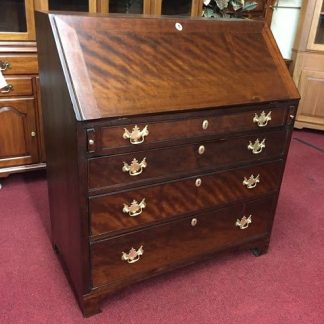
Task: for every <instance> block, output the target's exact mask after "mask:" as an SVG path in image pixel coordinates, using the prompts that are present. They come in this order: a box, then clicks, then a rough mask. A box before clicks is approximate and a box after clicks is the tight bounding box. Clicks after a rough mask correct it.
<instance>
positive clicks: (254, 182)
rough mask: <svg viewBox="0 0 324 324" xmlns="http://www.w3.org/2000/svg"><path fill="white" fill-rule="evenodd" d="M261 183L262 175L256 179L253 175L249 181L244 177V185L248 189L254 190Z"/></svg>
mask: <svg viewBox="0 0 324 324" xmlns="http://www.w3.org/2000/svg"><path fill="white" fill-rule="evenodd" d="M259 182H260V174H258V175H257V176H256V177H254V175H253V174H251V176H250V178H249V179H247V178H246V177H244V180H243V185H244V186H246V187H247V188H248V189H253V188H255V187H256V185H257V184H258V183H259Z"/></svg>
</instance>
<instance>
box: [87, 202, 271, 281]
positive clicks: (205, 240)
mask: <svg viewBox="0 0 324 324" xmlns="http://www.w3.org/2000/svg"><path fill="white" fill-rule="evenodd" d="M273 205H274V200H273V199H266V200H261V201H257V202H253V203H250V204H247V205H244V204H237V205H233V206H231V207H227V208H224V209H219V210H217V211H213V212H209V213H206V214H197V215H195V218H196V219H197V225H195V226H192V225H191V221H192V217H187V218H184V219H179V220H175V221H174V222H172V223H169V224H164V225H160V226H156V227H154V228H152V229H151V230H150V231H146V230H142V231H136V232H133V233H130V234H126V235H124V236H120V237H118V238H112V239H107V240H103V241H99V242H95V243H93V244H92V246H91V265H92V266H91V269H92V285H93V287H97V286H101V285H103V284H109V283H111V282H114V281H122V280H123V279H124V278H134V277H135V278H136V277H137V276H139V275H143V274H144V275H145V274H146V273H150V272H155V271H161V269H163V268H165V267H167V266H170V265H171V266H172V265H173V264H174V263H181V262H186V261H188V259H190V258H193V257H196V256H198V255H203V254H206V253H211V252H215V251H217V250H220V249H222V248H224V247H227V246H231V245H235V244H237V243H241V242H245V241H249V240H253V239H256V238H260V237H262V236H265V235H266V234H267V232H268V231H270V227H271V223H272V217H273V212H272V211H273ZM249 215H252V224H251V226H250V227H249V228H247V229H245V230H241V229H240V228H239V227H237V226H235V222H236V220H237V219H241V218H242V217H243V216H247V217H248V216H249ZM140 246H143V249H144V254H143V256H141V258H140V261H138V262H136V263H133V264H129V263H127V262H126V261H122V260H121V255H122V252H126V253H128V252H129V250H130V249H131V248H132V247H134V248H135V249H138V248H139V247H140Z"/></svg>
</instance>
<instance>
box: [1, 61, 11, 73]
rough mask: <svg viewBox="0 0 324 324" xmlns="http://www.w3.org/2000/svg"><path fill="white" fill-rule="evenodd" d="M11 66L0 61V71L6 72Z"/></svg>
mask: <svg viewBox="0 0 324 324" xmlns="http://www.w3.org/2000/svg"><path fill="white" fill-rule="evenodd" d="M10 68H11V65H10V63H9V62H4V61H0V71H1V72H2V71H6V70H7V69H10Z"/></svg>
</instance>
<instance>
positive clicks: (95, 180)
mask: <svg viewBox="0 0 324 324" xmlns="http://www.w3.org/2000/svg"><path fill="white" fill-rule="evenodd" d="M257 139H259V142H262V141H264V145H265V147H263V148H262V151H261V152H260V153H258V154H254V153H252V150H251V149H248V146H249V145H250V144H254V143H255V142H256V140H257ZM285 146H286V131H285V130H281V131H274V132H260V133H258V134H257V135H256V134H253V135H246V136H242V137H237V138H225V139H221V140H217V141H213V142H201V143H196V144H187V145H181V146H180V145H179V146H173V147H168V148H163V149H153V150H148V151H138V152H134V153H127V154H119V155H114V156H108V157H99V158H93V159H90V160H89V166H88V167H89V189H90V191H94V190H96V189H97V190H99V189H100V188H104V189H105V190H109V189H110V190H113V189H114V188H116V186H126V187H127V186H130V185H134V184H142V183H145V180H154V181H161V180H165V179H166V178H168V179H172V178H176V177H178V176H184V175H190V174H194V173H197V172H200V171H202V170H209V171H213V170H215V169H217V168H220V167H224V166H226V165H237V164H239V163H242V162H257V161H260V160H263V159H269V158H278V157H280V156H281V155H282V154H283V152H284V149H285ZM202 148H203V150H204V152H203V153H202ZM200 153H202V154H200ZM134 159H136V161H137V162H136V161H135V160H134ZM136 173H138V175H136V176H134V174H136ZM130 174H133V176H132V175H130Z"/></svg>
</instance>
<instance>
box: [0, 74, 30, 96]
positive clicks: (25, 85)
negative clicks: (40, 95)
mask: <svg viewBox="0 0 324 324" xmlns="http://www.w3.org/2000/svg"><path fill="white" fill-rule="evenodd" d="M6 81H7V83H8V86H7V87H5V88H2V89H0V97H9V96H10V97H11V96H30V95H32V94H33V85H32V79H31V78H30V77H7V78H6Z"/></svg>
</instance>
